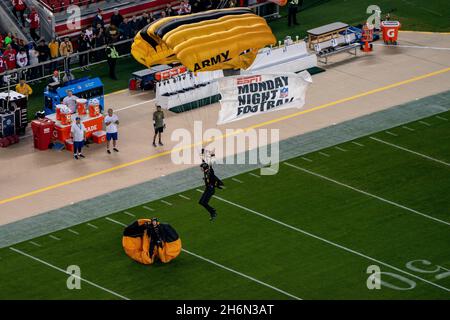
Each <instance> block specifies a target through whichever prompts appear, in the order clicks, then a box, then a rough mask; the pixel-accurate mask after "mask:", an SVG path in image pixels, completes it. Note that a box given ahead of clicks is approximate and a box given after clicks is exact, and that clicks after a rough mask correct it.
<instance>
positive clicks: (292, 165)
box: [283, 162, 450, 226]
mask: <svg viewBox="0 0 450 320" xmlns="http://www.w3.org/2000/svg"><path fill="white" fill-rule="evenodd" d="M283 163H284V164H285V165H287V166H289V167H292V168H295V169H297V170H301V171H303V172H306V173H309V174H311V175H313V176H316V177H319V178H321V179H324V180H327V181H330V182H333V183H335V184H338V185H340V186H343V187H346V188H348V189H351V190H353V191H356V192H359V193H362V194H364V195H366V196H369V197H372V198H375V199H378V200H380V201H383V202H386V203H389V204H391V205H393V206H396V207H398V208H402V209H404V210H407V211H410V212H412V213H415V214H418V215H420V216H422V217H425V218H428V219H431V220H434V221H437V222H440V223H443V224H446V225H448V226H450V222H447V221H444V220H440V219H438V218H435V217H432V216H429V215H427V214H425V213H422V212H419V211H417V210H414V209H411V208H408V207H406V206H404V205H401V204H399V203H396V202H394V201H391V200H387V199H385V198H382V197H380V196H377V195H374V194H372V193H369V192H367V191H363V190H360V189H358V188H355V187H352V186H349V185H348V184H345V183H342V182H339V181H337V180H334V179H331V178H328V177H325V176H323V175H321V174H318V173H316V172H313V171H310V170H308V169H305V168H301V167H299V166H296V165H294V164H291V163H288V162H283Z"/></svg>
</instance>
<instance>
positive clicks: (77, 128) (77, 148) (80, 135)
mask: <svg viewBox="0 0 450 320" xmlns="http://www.w3.org/2000/svg"><path fill="white" fill-rule="evenodd" d="M70 132H71V133H72V139H73V157H74V158H75V159H76V160H78V159H79V157H80V158H85V156H84V155H83V154H82V153H81V149H82V148H83V144H84V140H86V128H85V127H84V124H82V123H81V119H80V117H76V118H75V123H73V124H72V127H71V128H70Z"/></svg>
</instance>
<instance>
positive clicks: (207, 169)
mask: <svg viewBox="0 0 450 320" xmlns="http://www.w3.org/2000/svg"><path fill="white" fill-rule="evenodd" d="M200 168H201V169H202V171H203V175H204V176H203V180H204V181H205V191H204V192H203V194H202V197H201V198H200V201H199V202H198V203H199V204H200V205H201V206H203V207H205V209H206V210H208V212H209V214H210V216H211V218H210V220H211V221H214V220H215V219H216V217H217V212H216V209H214V208H213V207H211V206H210V205H209V200H211V198H212V196H213V195H214V192H215V189H216V187H217V188H219V189H222V186H223V182H222V180H220V179H219V178H218V177H217V176H216V175H215V174H214V169H213V168H212V166H210V165H209V164H207V163H206V162H203V163H202V164H201V165H200Z"/></svg>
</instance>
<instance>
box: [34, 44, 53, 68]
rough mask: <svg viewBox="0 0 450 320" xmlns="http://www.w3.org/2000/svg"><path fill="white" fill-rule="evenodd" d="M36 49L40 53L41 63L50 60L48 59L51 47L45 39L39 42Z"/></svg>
mask: <svg viewBox="0 0 450 320" xmlns="http://www.w3.org/2000/svg"><path fill="white" fill-rule="evenodd" d="M36 50H37V52H38V53H39V56H38V60H39V63H42V62H45V61H48V59H49V58H50V49H49V47H48V45H47V43H45V40H44V39H42V40H41V41H39V44H38V46H37V49H36Z"/></svg>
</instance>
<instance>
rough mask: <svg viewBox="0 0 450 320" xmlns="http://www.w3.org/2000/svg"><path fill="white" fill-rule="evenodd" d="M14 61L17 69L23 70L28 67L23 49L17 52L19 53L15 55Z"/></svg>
mask: <svg viewBox="0 0 450 320" xmlns="http://www.w3.org/2000/svg"><path fill="white" fill-rule="evenodd" d="M16 61H17V65H18V66H19V68H23V67H26V66H27V65H28V56H27V53H26V52H25V49H20V50H19V53H18V54H17V55H16Z"/></svg>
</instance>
